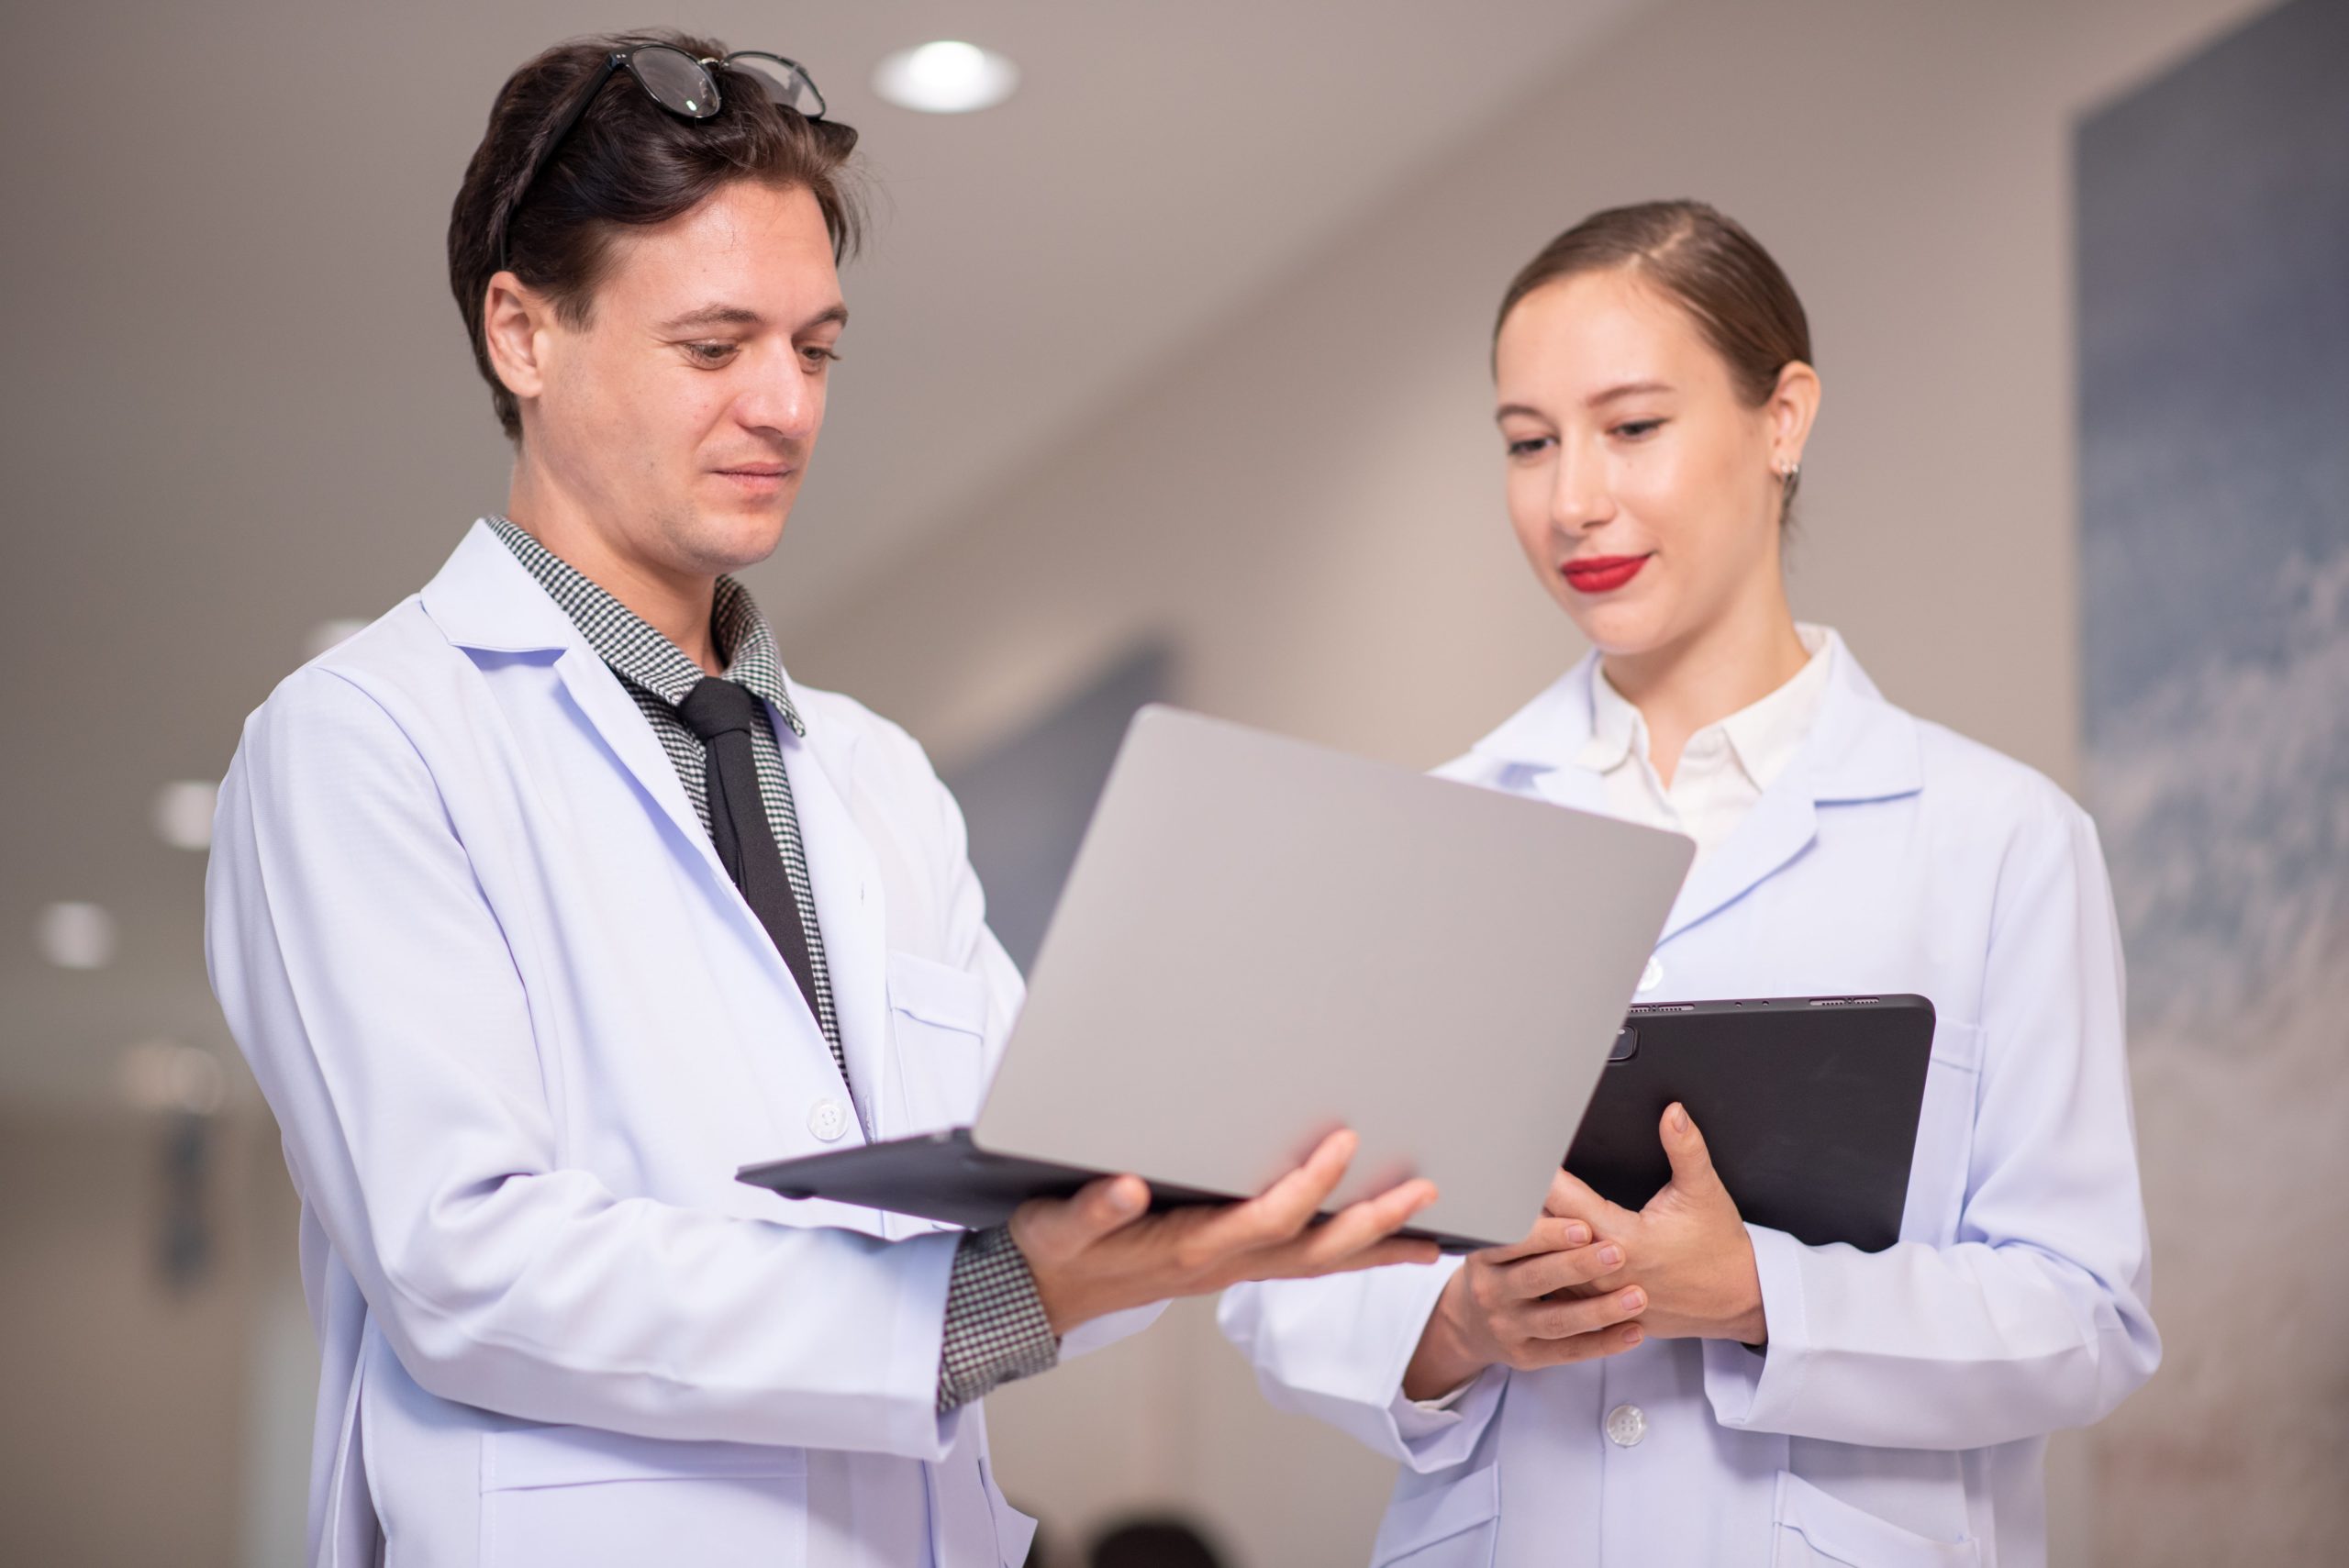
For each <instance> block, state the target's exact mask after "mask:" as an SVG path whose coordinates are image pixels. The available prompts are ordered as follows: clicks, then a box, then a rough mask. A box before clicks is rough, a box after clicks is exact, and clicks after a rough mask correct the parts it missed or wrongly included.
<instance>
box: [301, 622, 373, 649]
mask: <svg viewBox="0 0 2349 1568" xmlns="http://www.w3.org/2000/svg"><path fill="white" fill-rule="evenodd" d="M366 629H367V623H366V622H365V621H363V620H348V619H345V620H322V621H320V622H319V623H318V624H317V625H316V626H314V627H312V628H310V635H309V636H308V637H306V638H305V639H303V640H302V657H303V658H305V659H316V658H317V656H318V655H319V654H321V653H324V652H325V651H327V650H328V649H329V648H332V647H333V646H334V645H335V644H336V643H338V642H341V641H344V640H346V639H350V638H352V637H356V636H357V635H358V634H359V633H361V632H362V631H365V630H366Z"/></svg>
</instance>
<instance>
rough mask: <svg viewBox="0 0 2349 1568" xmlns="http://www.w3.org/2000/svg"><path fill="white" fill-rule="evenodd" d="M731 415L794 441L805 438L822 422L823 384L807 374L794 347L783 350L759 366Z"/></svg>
mask: <svg viewBox="0 0 2349 1568" xmlns="http://www.w3.org/2000/svg"><path fill="white" fill-rule="evenodd" d="M734 414H735V417H736V418H738V419H740V421H741V422H742V423H743V424H744V425H746V426H749V427H750V428H753V429H766V430H773V431H774V432H775V433H776V434H777V435H779V436H783V437H785V439H790V440H795V441H809V440H813V439H815V437H816V430H817V428H818V426H820V425H821V424H822V423H823V422H824V383H823V378H822V377H821V376H820V375H815V374H810V373H808V370H807V363H806V361H805V360H804V359H803V358H802V357H801V355H800V354H799V353H798V352H797V351H796V350H786V351H785V353H784V354H783V355H782V356H780V357H779V359H778V360H777V361H776V362H775V363H774V364H772V365H762V366H760V367H759V373H758V374H757V376H756V377H755V379H753V380H752V381H751V384H749V385H747V386H745V387H744V388H743V389H742V393H741V395H740V397H739V398H738V399H736V401H735V406H734Z"/></svg>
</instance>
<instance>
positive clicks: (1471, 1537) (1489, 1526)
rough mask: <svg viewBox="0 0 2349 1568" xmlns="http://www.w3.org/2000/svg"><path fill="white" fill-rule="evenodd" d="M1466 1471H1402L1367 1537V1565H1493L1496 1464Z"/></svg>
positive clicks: (1488, 1461) (1485, 1461) (1486, 1461)
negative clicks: (1375, 1535)
mask: <svg viewBox="0 0 2349 1568" xmlns="http://www.w3.org/2000/svg"><path fill="white" fill-rule="evenodd" d="M1480 1458H1481V1460H1482V1462H1474V1463H1475V1468H1474V1469H1472V1470H1470V1471H1469V1472H1468V1473H1465V1474H1455V1473H1448V1472H1439V1473H1435V1474H1431V1475H1412V1474H1408V1473H1407V1474H1405V1475H1404V1476H1403V1477H1402V1478H1401V1479H1400V1480H1399V1481H1398V1482H1397V1485H1396V1488H1395V1498H1394V1500H1393V1501H1392V1502H1390V1503H1388V1504H1387V1506H1386V1518H1384V1519H1383V1520H1381V1521H1380V1522H1379V1526H1378V1539H1377V1540H1375V1541H1374V1542H1372V1543H1371V1548H1370V1562H1371V1568H1492V1562H1493V1552H1494V1549H1495V1548H1496V1547H1497V1545H1498V1543H1499V1539H1500V1516H1501V1473H1500V1464H1499V1462H1498V1461H1497V1460H1496V1459H1495V1458H1493V1457H1492V1455H1491V1454H1490V1453H1486V1454H1484V1455H1481V1456H1480ZM1472 1462H1473V1461H1472Z"/></svg>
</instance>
